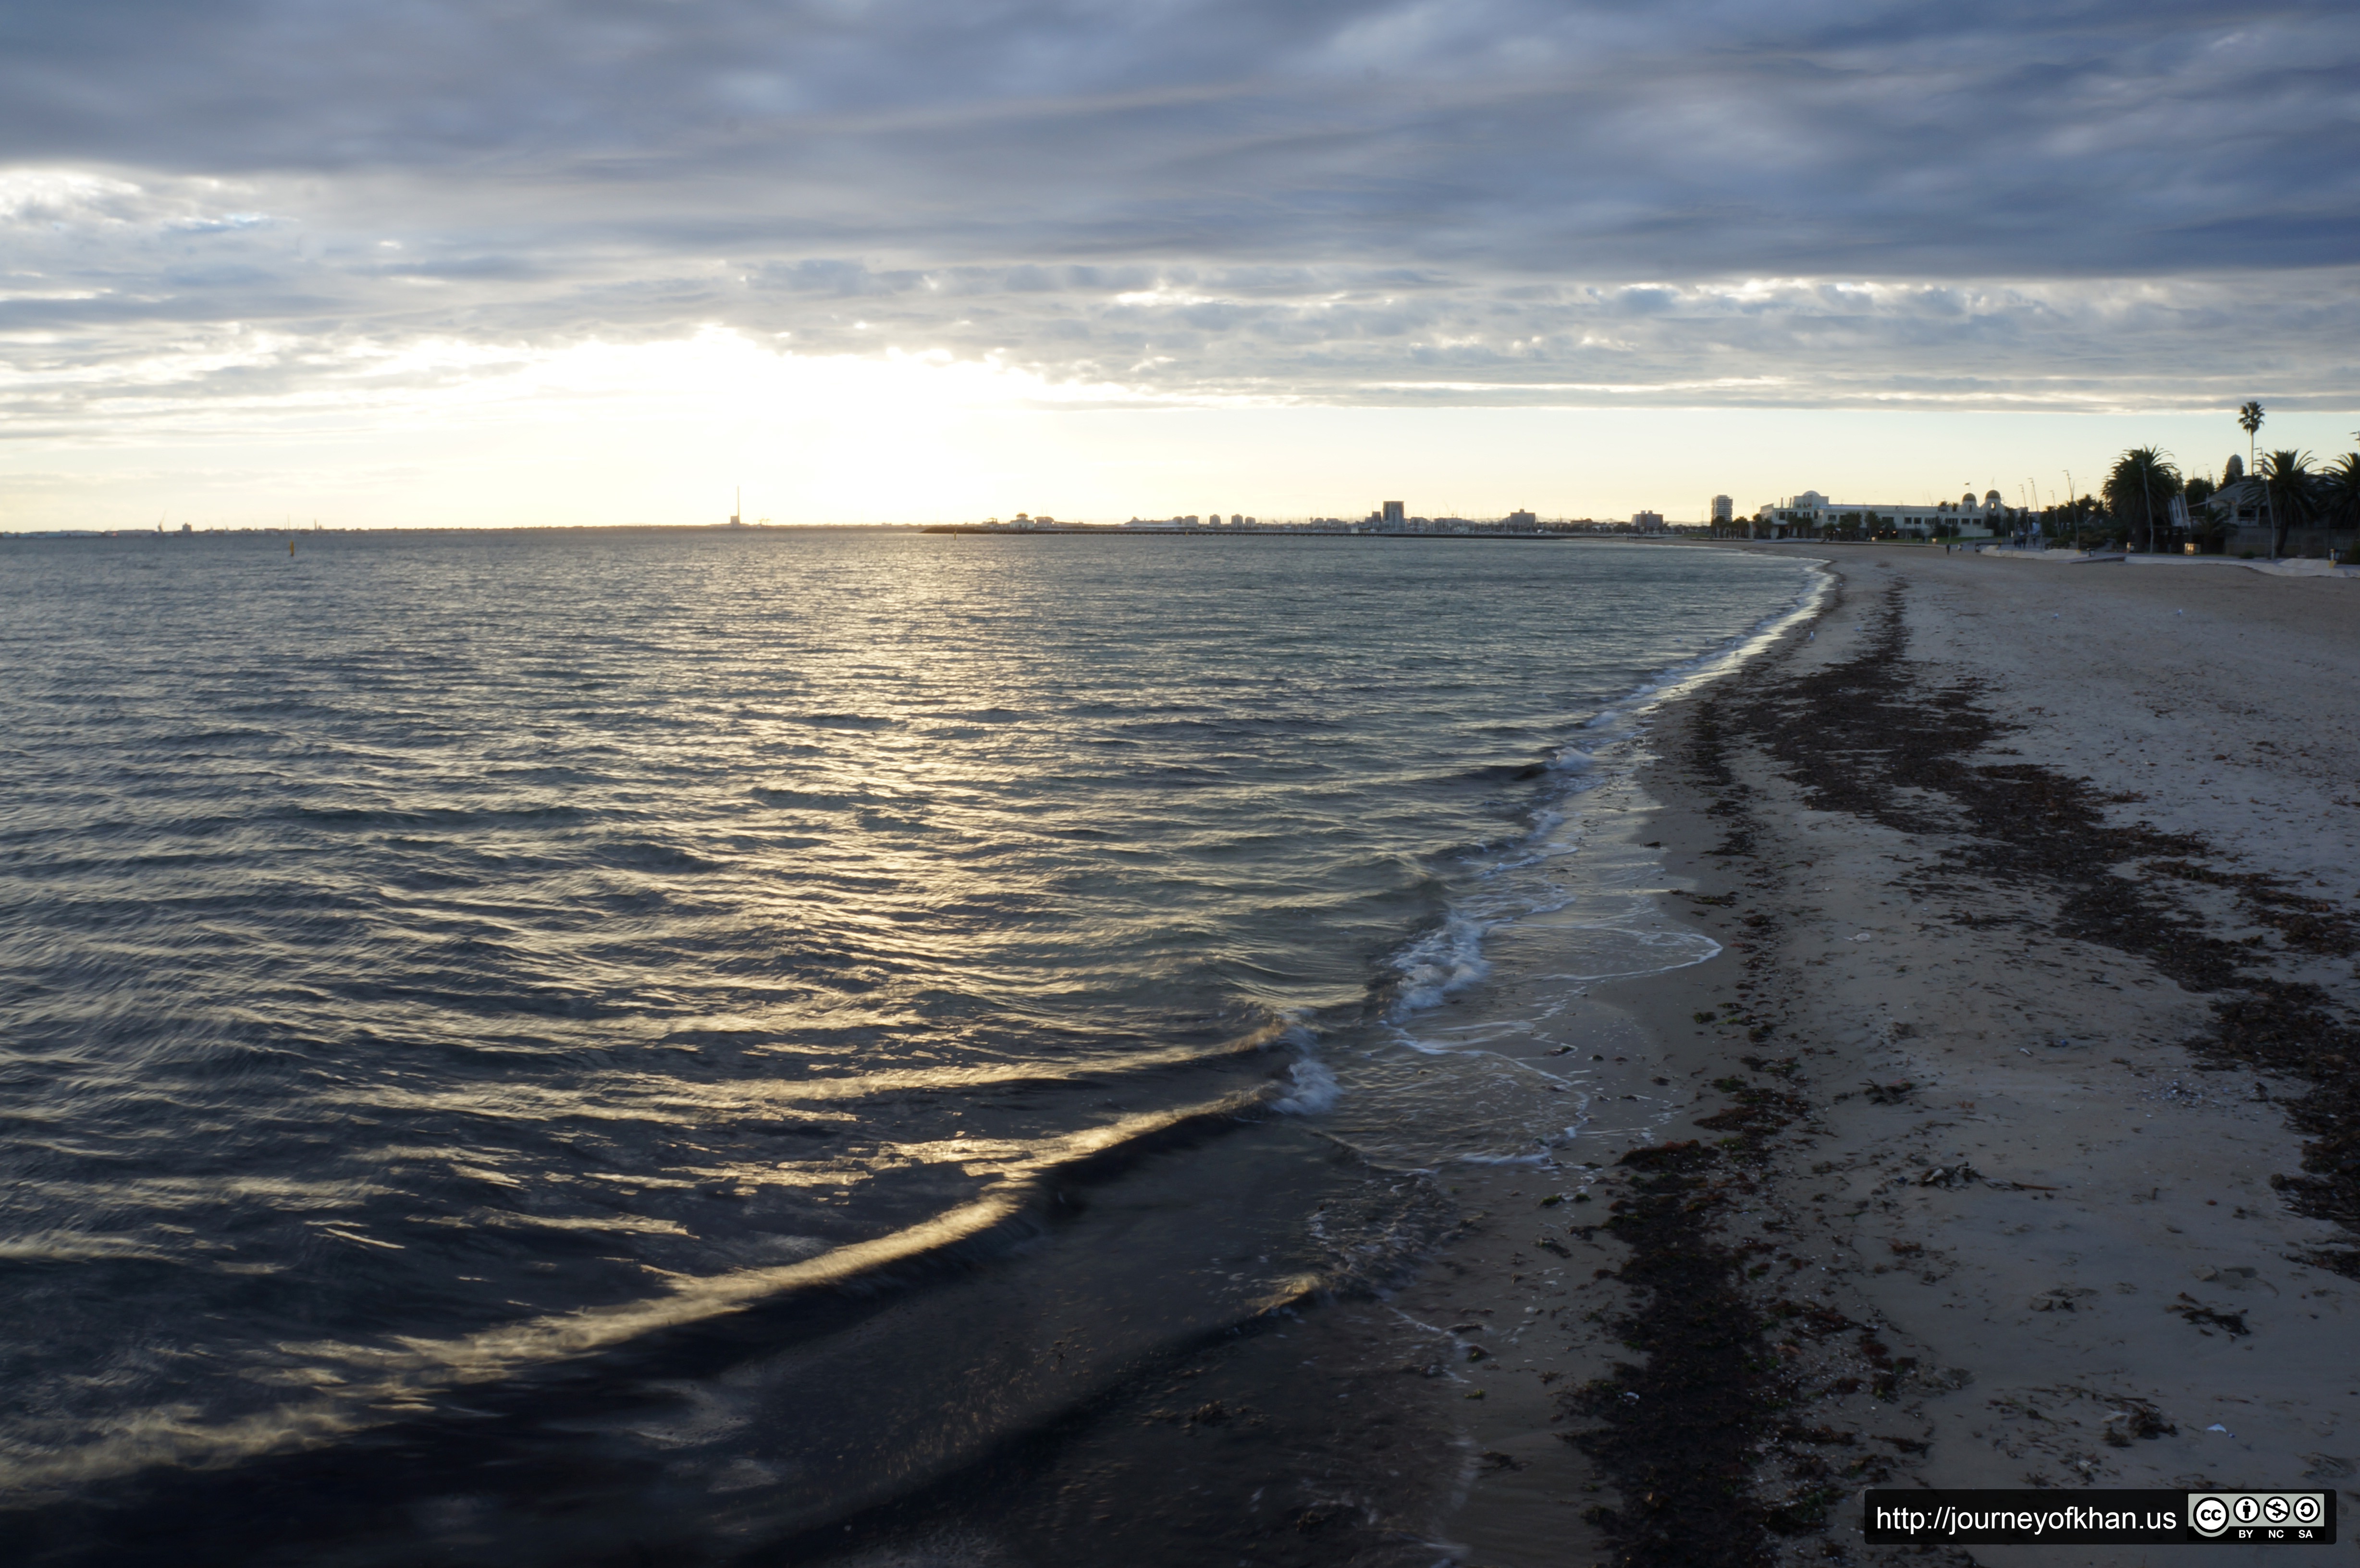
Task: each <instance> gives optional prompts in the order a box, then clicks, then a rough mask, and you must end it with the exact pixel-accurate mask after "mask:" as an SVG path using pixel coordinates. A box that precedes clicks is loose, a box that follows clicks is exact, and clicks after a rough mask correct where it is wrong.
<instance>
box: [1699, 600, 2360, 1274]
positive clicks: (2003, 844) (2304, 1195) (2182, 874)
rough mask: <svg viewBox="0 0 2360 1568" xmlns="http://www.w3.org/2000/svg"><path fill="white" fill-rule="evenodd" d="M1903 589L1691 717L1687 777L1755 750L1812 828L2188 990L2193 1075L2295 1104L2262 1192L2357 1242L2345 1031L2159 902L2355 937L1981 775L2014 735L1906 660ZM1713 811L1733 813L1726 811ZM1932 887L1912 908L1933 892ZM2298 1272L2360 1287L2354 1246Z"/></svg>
mask: <svg viewBox="0 0 2360 1568" xmlns="http://www.w3.org/2000/svg"><path fill="white" fill-rule="evenodd" d="M1906 589H1907V580H1906V579H1896V580H1895V581H1894V582H1893V583H1890V584H1888V585H1887V586H1886V587H1885V591H1884V592H1885V602H1884V604H1882V605H1880V606H1879V607H1878V608H1877V609H1876V610H1875V612H1874V615H1873V616H1872V618H1871V619H1870V622H1869V624H1868V626H1867V627H1866V628H1865V631H1864V634H1863V640H1862V646H1861V648H1860V651H1859V652H1858V653H1856V654H1855V655H1853V656H1852V658H1850V659H1845V660H1843V661H1841V662H1840V663H1836V664H1832V665H1829V666H1826V667H1824V668H1822V669H1819V670H1813V671H1810V672H1808V673H1805V674H1800V675H1795V676H1790V677H1788V678H1786V679H1784V680H1775V679H1774V680H1771V681H1765V682H1763V683H1762V684H1759V685H1757V686H1756V687H1754V688H1753V689H1752V690H1751V691H1745V692H1742V693H1739V694H1737V695H1735V696H1732V697H1730V698H1727V699H1715V700H1713V701H1711V702H1707V703H1705V704H1700V708H1701V709H1702V710H1703V711H1702V712H1701V713H1699V720H1698V722H1697V724H1696V725H1695V726H1694V727H1693V728H1692V730H1691V737H1690V758H1689V760H1690V763H1691V766H1692V767H1694V768H1697V769H1698V771H1699V774H1700V775H1701V776H1703V777H1705V778H1707V779H1709V780H1711V781H1715V782H1718V783H1719V784H1720V787H1721V789H1723V790H1727V789H1730V788H1731V787H1732V785H1733V784H1734V772H1733V770H1732V768H1730V767H1729V765H1728V762H1727V760H1726V757H1724V756H1723V755H1722V752H1723V748H1724V747H1725V746H1727V745H1728V744H1730V743H1731V742H1732V741H1733V740H1742V741H1745V742H1750V743H1752V744H1753V745H1755V746H1759V747H1760V748H1761V749H1762V750H1763V751H1764V752H1765V753H1766V754H1768V755H1769V756H1770V757H1773V758H1774V759H1775V760H1776V761H1777V763H1778V764H1779V765H1780V766H1781V768H1783V769H1784V770H1785V771H1786V774H1787V776H1788V777H1790V778H1792V779H1794V780H1795V781H1796V782H1797V784H1798V785H1800V786H1801V787H1802V789H1803V790H1804V793H1805V795H1806V797H1807V798H1808V800H1810V802H1811V803H1812V804H1813V805H1814V806H1816V807H1818V808H1819V809H1820V810H1823V811H1845V812H1850V813H1852V814H1854V815H1858V816H1861V817H1864V818H1866V819H1868V820H1871V821H1874V822H1878V823H1880V824H1882V825H1884V826H1885V827H1888V828H1891V829H1893V830H1895V831H1896V832H1901V833H1943V834H1951V835H1963V842H1962V843H1960V844H1956V845H1954V846H1953V847H1951V848H1950V849H1949V850H1947V851H1945V853H1944V855H1943V856H1942V864H1943V868H1944V871H1945V872H1947V873H1948V874H1950V875H1953V876H1955V875H1957V874H1960V873H1967V874H1971V875H1972V876H1976V877H1981V878H1983V879H1986V880H1989V881H1995V882H1999V883H2002V884H2010V883H2012V884H2016V885H2018V886H2025V887H2034V886H2038V887H2046V888H2047V889H2049V890H2050V891H2051V892H2052V893H2053V894H2054V895H2055V896H2056V897H2057V898H2058V900H2059V905H2058V908H2059V913H2058V918H2057V920H2056V921H2055V924H2054V928H2053V929H2054V930H2055V931H2056V933H2057V934H2059V935H2060V936H2066V937H2070V938H2074V939H2077V940H2080V941H2082V942H2092V943H2095V944H2098V945H2102V946H2105V947H2111V948H2113V949H2114V950H2115V951H2117V952H2120V953H2125V954H2127V955H2130V956H2133V957H2136V958H2139V959H2142V960H2144V961H2146V962H2147V963H2148V964H2152V965H2153V966H2154V967H2155V968H2156V969H2157V970H2158V972H2159V973H2161V974H2162V975H2166V976H2168V977H2169V978H2170V979H2171V980H2173V981H2174V982H2176V983H2177V984H2179V985H2180V986H2182V987H2183V988H2185V989H2187V990H2189V991H2192V992H2197V993H2210V994H2214V996H2215V999H2214V1001H2213V1003H2212V1027H2211V1029H2209V1030H2208V1031H2207V1032H2206V1033H2205V1034H2204V1035H2203V1036H2202V1037H2200V1038H2198V1039H2196V1040H2191V1041H2190V1042H2189V1044H2190V1046H2191V1049H2192V1050H2193V1051H2195V1052H2196V1053H2197V1054H2198V1056H2199V1057H2200V1058H2201V1059H2202V1060H2204V1061H2205V1062H2208V1063H2209V1064H2211V1065H2212V1066H2214V1067H2216V1068H2222V1069H2228V1068H2233V1067H2244V1068H2247V1069H2255V1070H2260V1071H2264V1072H2269V1073H2283V1074H2286V1075H2289V1076H2291V1077H2296V1078H2300V1079H2301V1080H2303V1081H2305V1082H2306V1083H2307V1084H2308V1085H2309V1087H2308V1089H2307V1090H2306V1092H2305V1093H2304V1094H2302V1095H2301V1096H2300V1097H2299V1098H2296V1099H2293V1100H2289V1101H2288V1102H2286V1103H2285V1106H2284V1109H2285V1111H2286V1115H2287V1117H2288V1120H2289V1124H2290V1125H2291V1126H2292V1127H2294V1128H2295V1129H2296V1130H2297V1131H2299V1132H2300V1133H2302V1134H2304V1135H2305V1136H2306V1137H2307V1138H2309V1139H2310V1140H2311V1141H2309V1142H2308V1143H2307V1144H2306V1145H2305V1146H2304V1150H2303V1159H2302V1172H2301V1174H2299V1175H2284V1174H2282V1175H2279V1176H2276V1177H2273V1178H2272V1185H2273V1186H2274V1187H2276V1188H2278V1190H2279V1191H2281V1192H2285V1193H2286V1194H2287V1195H2288V1197H2289V1202H2291V1203H2293V1205H2294V1206H2295V1207H2296V1209H2298V1210H2299V1211H2300V1212H2301V1213H2303V1214H2309V1215H2311V1216H2313V1217H2316V1218H2320V1219H2326V1220H2332V1221H2334V1222H2336V1223H2337V1224H2339V1225H2344V1227H2345V1228H2347V1229H2348V1230H2352V1231H2354V1232H2355V1233H2360V1028H2355V1024H2354V1022H2353V1020H2352V1019H2350V1018H2347V1017H2344V1016H2342V1015H2340V1014H2339V1013H2338V1012H2337V1011H2336V1010H2335V1007H2334V1003H2333V999H2332V998H2331V997H2330V996H2328V995H2327V994H2326V993H2325V992H2324V991H2322V990H2321V989H2320V988H2319V987H2317V986H2315V985H2304V984H2300V983H2297V982H2293V981H2289V980H2287V979H2284V978H2282V977H2280V976H2278V975H2273V974H2271V973H2270V972H2269V971H2268V969H2267V967H2266V965H2267V964H2268V963H2269V961H2270V959H2271V956H2272V955H2271V953H2269V952H2268V951H2267V949H2266V948H2264V947H2262V946H2261V945H2259V944H2258V942H2256V941H2255V940H2237V941H2233V940H2230V939H2228V938H2225V937H2223V936H2221V935H2220V934H2218V933H2217V932H2216V931H2214V930H2213V929H2212V927H2211V925H2210V924H2209V923H2208V922H2207V921H2206V920H2205V919H2204V918H2203V917H2202V914H2201V913H2198V912H2196V911H2194V910H2192V909H2190V908H2188V907H2187V906H2186V905H2184V904H2183V903H2182V902H2180V900H2179V899H2178V898H2175V897H2174V896H2173V895H2172V893H2171V891H2170V886H2171V884H2173V883H2185V884H2194V885H2202V886H2209V887H2218V888H2221V889H2223V890H2225V891H2227V892H2229V893H2231V894H2232V895H2233V896H2234V898H2235V899H2236V902H2237V906H2238V909H2239V911H2240V913H2242V914H2243V915H2244V916H2245V918H2247V919H2248V920H2252V921H2253V922H2254V923H2255V924H2256V925H2259V926H2262V927H2264V928H2266V929H2267V930H2268V931H2272V932H2274V933H2275V934H2276V935H2277V936H2278V938H2279V940H2280V941H2281V942H2283V943H2284V944H2285V946H2286V948H2287V949H2289V951H2292V952H2300V953H2311V954H2315V955H2320V956H2328V957H2349V956H2352V955H2353V954H2355V953H2360V920H2355V918H2354V917H2353V916H2352V915H2351V914H2350V913H2349V912H2348V911H2346V910H2345V909H2343V908H2341V907H2340V906H2338V905H2336V904H2334V903H2332V902H2330V901H2329V900H2326V899H2323V898H2316V897H2314V896H2312V895H2311V894H2309V893H2307V892H2304V891H2302V890H2301V889H2300V888H2299V887H2296V886H2295V885H2294V884H2293V883H2292V882H2291V881H2290V880H2289V879H2288V878H2286V877H2278V876H2275V875H2272V874H2269V873H2266V872H2227V871H2222V870H2219V869H2217V868H2216V867H2214V866H2210V865H2207V864H2205V862H2207V861H2212V860H2217V859H2220V858H2221V856H2220V855H2218V854H2217V852H2215V851H2214V850H2213V849H2212V846H2210V845H2208V844H2205V843H2204V842H2202V840H2201V839H2199V838H2197V837H2195V836H2193V835H2191V834H2185V833H2165V832H2162V831H2160V830H2158V829H2157V828H2156V827H2154V826H2153V825H2152V824H2150V823H2148V822H2143V821H2142V822H2111V821H2109V820H2108V813H2107V808H2108V807H2110V806H2120V805H2122V804H2125V803H2126V798H2125V797H2122V796H2116V795H2109V794H2107V793H2106V792H2104V791H2103V790H2102V789H2100V788H2099V787H2098V786H2097V785H2096V784H2094V783H2093V782H2092V781H2091V780H2090V779H2084V778H2078V777H2074V776H2071V775H2069V774H2065V773H2061V772H2059V771H2058V770H2056V769H2054V768H2046V767H2042V766H2040V765H2039V764H2037V763H2026V762H2006V763H1994V762H1987V761H1979V760H1977V757H1978V755H1982V756H1991V755H1994V754H1997V751H1998V748H1997V747H1996V746H1995V743H1996V742H1997V741H1998V740H2000V739H2001V738H2002V737H2003V736H2005V735H2008V734H2009V733H2011V732H2012V731H2014V730H2016V729H2018V728H2020V727H2021V726H2018V725H2016V724H2010V723H2008V722H2006V721H2004V720H2002V719H2000V718H1998V717H1996V716H1994V714H1992V713H1989V712H1988V711H1987V710H1986V709H1985V708H1984V707H1983V705H1982V703H1981V699H1982V697H1983V687H1982V685H1981V684H1980V683H1979V682H1978V681H1973V680H1972V679H1968V680H1959V681H1939V680H1938V679H1937V678H1936V675H1935V673H1934V671H1933V670H1931V668H1930V667H1928V666H1927V665H1924V664H1920V663H1918V662H1917V661H1915V660H1912V659H1910V658H1909V657H1908V628H1907V625H1906V623H1905V620H1904V617H1903V614H1902V595H1903V593H1904V592H1905V591H1906ZM1721 803H1722V805H1723V806H1731V807H1733V806H1734V802H1733V801H1732V800H1729V799H1728V798H1727V796H1726V795H1724V798H1723V800H1722V802H1721ZM1741 834H1742V830H1741ZM1748 842H1750V840H1749V841H1748ZM2125 868H2129V869H2130V870H2131V872H2132V874H2130V875H2125ZM1939 875H1940V874H1937V876H1936V877H1928V878H1927V879H1926V881H1927V884H1928V886H1927V887H1924V888H1923V889H1921V890H1924V891H1933V890H1935V885H1936V884H1937V882H1938V881H1939ZM1942 886H1944V887H1948V886H1950V885H1949V884H1942ZM2356 1239H2360V1238H2356ZM2305 1261H2307V1262H2311V1263H2313V1264H2315V1265H2317V1266H2318V1267H2321V1268H2325V1269H2333V1270H2335V1271H2336V1272H2339V1273H2343V1274H2345V1275H2349V1276H2351V1277H2354V1278H2360V1247H2354V1248H2346V1249H2337V1250H2333V1251H2328V1252H2322V1253H2314V1254H2311V1255H2309V1256H2307V1257H2306V1258H2305Z"/></svg>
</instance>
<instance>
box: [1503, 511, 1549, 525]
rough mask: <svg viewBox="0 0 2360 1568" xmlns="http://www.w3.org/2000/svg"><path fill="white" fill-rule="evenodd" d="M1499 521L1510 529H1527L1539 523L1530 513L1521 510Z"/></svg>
mask: <svg viewBox="0 0 2360 1568" xmlns="http://www.w3.org/2000/svg"><path fill="white" fill-rule="evenodd" d="M1500 520H1501V521H1502V522H1503V523H1505V524H1506V525H1507V526H1508V527H1510V528H1531V527H1533V526H1534V525H1535V524H1536V523H1538V522H1539V521H1540V519H1539V518H1538V517H1534V516H1533V515H1532V514H1531V513H1530V512H1527V511H1524V510H1522V509H1519V510H1516V511H1513V512H1511V513H1509V514H1508V515H1507V516H1506V517H1502V518H1501V519H1500Z"/></svg>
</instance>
